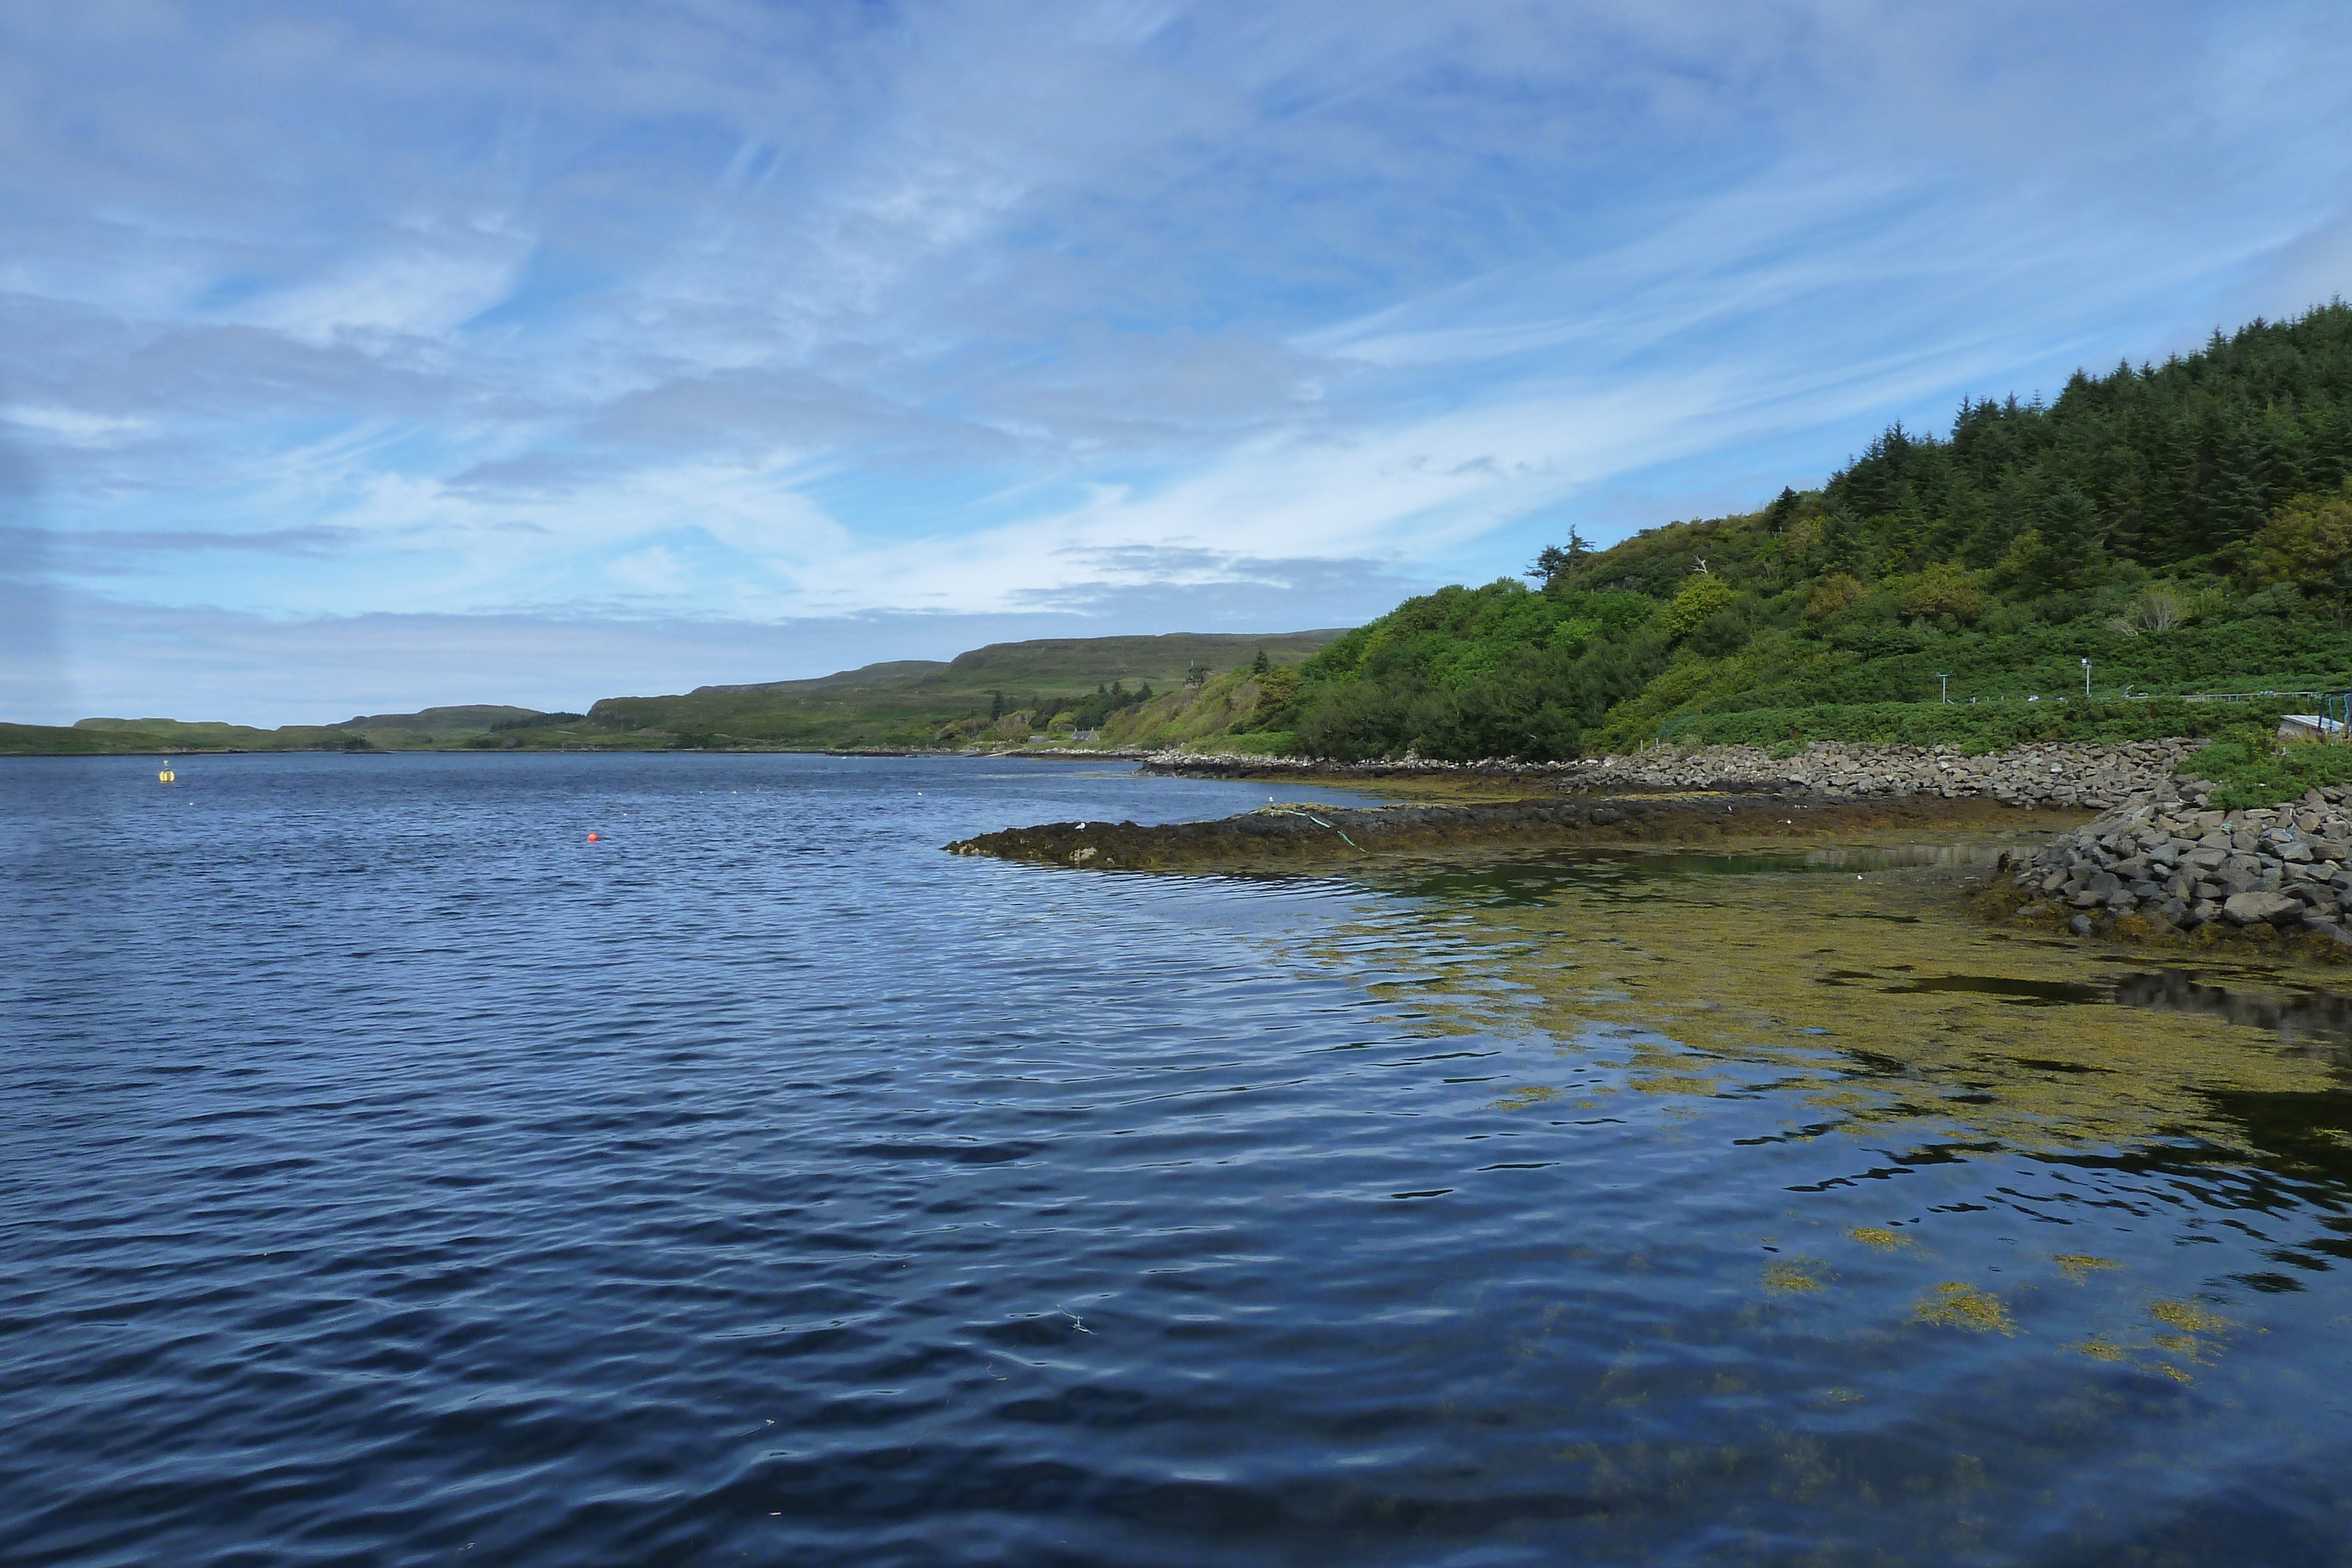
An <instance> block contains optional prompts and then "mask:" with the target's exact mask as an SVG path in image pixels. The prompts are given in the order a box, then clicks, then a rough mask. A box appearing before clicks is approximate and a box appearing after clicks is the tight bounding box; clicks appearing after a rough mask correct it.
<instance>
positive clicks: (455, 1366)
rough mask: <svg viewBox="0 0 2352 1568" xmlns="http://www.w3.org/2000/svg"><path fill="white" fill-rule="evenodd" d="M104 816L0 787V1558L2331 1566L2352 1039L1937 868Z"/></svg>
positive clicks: (785, 816) (599, 767)
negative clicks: (1050, 849) (2041, 927)
mask: <svg viewBox="0 0 2352 1568" xmlns="http://www.w3.org/2000/svg"><path fill="white" fill-rule="evenodd" d="M153 773H154V765H153V763H152V762H149V761H143V760H142V759H136V758H123V759H58V760H50V759H34V760H14V761H8V762H5V763H0V857H5V858H0V886H5V912H6V915H7V919H6V922H5V926H0V961H4V962H0V988H5V989H0V1025H5V1047H4V1048H0V1049H5V1056H0V1092H5V1106H6V1113H7V1120H6V1137H5V1145H0V1194H5V1203H6V1207H5V1211H0V1386H5V1389H6V1391H7V1403H6V1412H7V1418H6V1420H5V1422H0V1562H5V1563H78V1564H79V1563H238V1564H247V1563H255V1564H258V1563H422V1562H436V1563H437V1562H457V1561H480V1562H486V1563H735V1562H744V1561H751V1562H766V1563H793V1564H806V1563H844V1564H849V1563H855V1564H890V1563H1006V1564H1056V1563H1066V1564H1077V1563H1106V1564H1109V1563H1117V1564H1163V1563H1164V1564H1171V1565H1179V1564H1181V1565H1193V1564H1222V1563H1285V1564H1287V1563H1367V1564H1386V1563H1414V1564H1420V1563H1433V1564H1434V1563H1444V1564H1478V1565H1486V1564H1516V1563H1581V1562H1592V1563H1676V1564H1683V1563H1689V1564H1698V1563H1782V1562H1786V1563H1836V1564H1844V1563H1853V1564H1862V1563H1874V1564H1875V1563H1893V1562H1903V1563H2053V1564H2055V1563H2084V1564H2090V1563H2248V1562H2254V1563H2280V1564H2289V1563H2347V1562H2352V1545H2347V1542H2352V1511H2347V1505H2346V1502H2345V1500H2344V1498H2345V1488H2344V1486H2343V1481H2344V1478H2345V1477H2346V1476H2347V1475H2352V1291H2347V1289H2346V1285H2345V1280H2346V1270H2347V1266H2348V1265H2352V1207H2347V1199H2352V1115H2347V1110H2346V1106H2347V1100H2352V1096H2347V1093H2346V1091H2345V1088H2344V1084H2345V1077H2344V1067H2343V1063H2344V1061H2345V1060H2346V1055H2347V1051H2352V1040H2347V1017H2346V1015H2345V1013H2344V1010H2343V1007H2342V1004H2341V1003H2340V1002H2337V1001H2336V1000H2335V999H2334V998H2331V997H2330V996H2328V995H2326V994H2325V992H2324V991H2314V990H2312V989H2310V988H2308V987H2307V986H2305V985H2303V984H2302V983H2301V982H2297V981H2294V980H2293V979H2291V978H2282V977H2276V976H2261V975H2249V974H2242V973H2229V972H2208V971H2200V970H2196V969H2194V968H2192V967H2188V966H2186V965H2185V964H2180V965H2174V966H2169V967H2168V966H2165V965H2156V964H2149V963H2145V962H2141V961H2139V960H2137V959H2131V958H2116V957H2114V956H2108V957H2101V956H2098V955H2097V954H2090V955H2085V954H2084V953H2082V952H2080V951H2078V950H2077V949H2075V948H2074V946H2072V945H2066V944H2054V943H2049V942H2044V941H2039V940H2035V939H2032V938H2029V937H2025V936H2012V935H2011V934H2009V933H2004V932H1998V931H1993V930H1991V929H1990V928H1985V927H1980V926H1977V925H1973V924H1969V923H1966V922H1964V921H1960V920H1958V919H1957V918H1956V917H1955V916H1954V915H1953V913H1952V908H1951V903H1952V901H1951V897H1950V896H1949V885H1950V883H1951V879H1953V878H1955V877H1957V876H1958V875H1959V874H1961V873H1960V872H1959V871H1958V869H1956V868H1959V867H1965V866H1968V865H1970V864H1972V863H1974V862H1977V861H1979V860H1980V859H1981V856H1982V852H1983V850H1984V846H1983V845H1981V844H1979V845H1958V846H1944V847H1940V848H1933V849H1922V848H1920V847H1919V846H1917V845H1908V846H1906V845H1885V844H1882V845H1876V846H1872V845H1857V846H1853V847H1851V848H1850V849H1847V850H1845V851H1842V852H1822V853H1817V854H1810V855H1808V854H1797V855H1793V856H1792V855H1789V854H1785V853H1776V852H1758V853H1757V854H1755V855H1753V856H1748V857H1746V858H1744V859H1743V858H1740V857H1732V858H1729V859H1725V860H1720V861H1717V862H1708V863H1702V862H1699V861H1697V860H1695V859H1690V858H1685V859H1680V860H1677V859H1675V858H1672V857H1665V858H1659V859H1654V860H1643V859H1642V858H1640V857H1623V856H1621V857H1616V858H1613V859H1610V860H1606V861H1601V860H1577V859H1575V858H1573V857H1558V856H1555V857H1549V858H1548V857H1543V856H1522V857H1519V858H1517V859H1516V860H1511V861H1500V860H1494V861H1486V862H1475V861H1457V862H1426V863H1391V862H1364V863H1362V864H1361V865H1359V866H1347V867H1340V868H1338V869H1337V870H1335V871H1334V872H1333V873H1331V874H1328V875H1323V876H1318V877H1301V878H1293V879H1265V878H1254V879H1253V878H1239V877H1216V876H1193V877H1182V878H1177V877H1165V878H1162V877H1149V876H1126V875H1109V874H1098V873H1076V872H1060V871H1054V870H1047V869H1041V868H1036V867H1026V866H1014V865H1007V864H1002V863H998V862H990V861H985V860H976V859H963V858H959V857H952V856H948V855H943V854H941V853H940V852H939V851H938V846H939V845H940V844H941V843H944V842H946V841H949V840H950V839H953V838H957V837H961V836H963V835H966V834H970V833H974V832H980V831H989V830H992V829H994V828H999V827H1003V826H1007V825H1012V824H1017V823H1022V822H1030V821H1051V820H1072V819H1081V820H1082V819H1088V818H1095V817H1100V818H1103V819H1117V818H1133V819H1136V820H1139V821H1155V820H1162V821H1164V820H1171V819H1175V818H1181V817H1186V816H1211V815H1220V814H1223V813H1224V812H1226V811H1230V810H1236V809H1239V808H1241V807H1244V806H1246V805H1249V804H1252V803H1258V802H1262V800H1264V798H1265V795H1266V793H1267V789H1266V787H1265V786H1247V785H1238V784H1213V783H1202V782H1198V781H1180V780H1163V779H1138V778H1130V777H1123V776H1118V775H1117V774H1115V773H1111V772H1107V771H1087V770H1085V769H1079V768H1070V767H1067V766H1064V765H1054V764H1010V763H999V764H985V763H974V762H971V761H967V760H961V759H957V760H940V761H890V762H877V761H868V760H845V759H834V758H802V757H721V756H710V757H704V756H648V757H625V756H578V757H496V756H405V757H383V758H342V757H332V756H318V757H247V758H197V759H193V760H189V761H187V762H185V763H184V765H183V766H182V768H180V770H179V773H180V780H181V781H180V782H179V783H177V784H175V785H173V786H169V787H165V786H162V785H159V784H158V783H157V782H156V781H155V779H154V777H153ZM1276 793H1284V792H1283V791H1278V790H1277V791H1276ZM591 831H593V832H596V833H597V834H599V835H600V841H598V842H595V843H590V842H588V841H587V839H586V835H587V834H588V833H589V832H591ZM1798 873H1805V874H1798ZM1939 878H1941V879H1944V880H1943V881H1940V882H1939V881H1938V880H1937V879H1939Z"/></svg>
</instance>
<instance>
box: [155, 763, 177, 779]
mask: <svg viewBox="0 0 2352 1568" xmlns="http://www.w3.org/2000/svg"><path fill="white" fill-rule="evenodd" d="M178 777H179V775H178V774H176V773H174V772H173V771H172V765H171V764H170V763H168V762H166V763H165V764H163V772H161V773H158V774H157V775H155V780H156V782H157V783H159V784H169V783H170V782H171V781H172V780H173V779H177V778H178Z"/></svg>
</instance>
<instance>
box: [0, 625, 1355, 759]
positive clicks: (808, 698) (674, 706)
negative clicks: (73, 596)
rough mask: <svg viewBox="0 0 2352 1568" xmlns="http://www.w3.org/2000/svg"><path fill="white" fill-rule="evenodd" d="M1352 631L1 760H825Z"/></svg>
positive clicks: (1134, 646) (1076, 719) (172, 724)
mask: <svg viewBox="0 0 2352 1568" xmlns="http://www.w3.org/2000/svg"><path fill="white" fill-rule="evenodd" d="M1339 635H1341V633H1340V632H1339V631H1338V630H1336V629H1334V630H1329V631H1322V632H1276V633H1272V634H1269V635H1266V636H1262V637H1261V636H1247V635H1241V634H1231V633H1223V632H1176V633H1172V634H1171V635H1168V636H1162V637H1057V638H1048V639H1043V640H1040V641H1036V642H1029V643H991V644H989V645H988V646H987V647H984V648H975V649H973V650H971V652H970V653H959V654H958V655H956V657H954V658H953V659H950V660H947V661H944V662H942V661H940V660H933V659H902V660H898V661H895V662H893V663H889V664H868V665H866V667H865V668H863V669H856V670H844V671H841V672H839V673H838V674H830V675H820V676H818V677H816V678H814V679H812V680H801V681H767V682H761V683H759V684H757V685H724V686H698V687H697V688H696V689H695V690H693V691H691V692H688V693H687V694H685V695H682V696H662V697H607V698H605V699H604V701H602V702H599V703H596V704H594V705H593V706H592V707H591V708H590V710H589V711H588V712H587V713H586V714H576V713H541V712H540V711H538V710H537V709H534V708H525V707H509V706H500V705H497V704H473V705H467V706H451V707H429V708H425V709H423V710H421V711H420V712H417V713H394V714H362V715H360V716H355V717H352V718H348V719H344V720H343V721H341V723H340V724H331V725H288V726H285V727H281V728H278V729H257V728H255V727H251V726H249V725H237V724H221V723H215V722H199V723H190V722H186V721H183V720H180V719H171V718H86V719H82V720H80V721H79V722H78V723H76V724H75V725H74V726H73V727H70V728H61V727H55V726H46V725H0V754H5V753H11V752H14V753H19V754H27V753H49V754H102V753H130V752H152V751H166V750H178V751H230V750H235V751H302V750H328V751H331V750H367V749H373V750H383V751H417V750H451V749H459V748H463V749H477V750H491V749H495V750H516V749H548V748H554V747H620V748H625V749H662V748H669V747H714V746H717V747H724V746H755V747H787V748H807V749H822V748H825V747H933V746H940V745H957V744H964V743H968V742H971V741H974V740H996V741H1004V740H1013V739H1021V738H1025V737H1029V736H1031V735H1032V734H1040V735H1043V734H1049V733H1050V734H1051V735H1053V736H1055V737H1067V736H1070V735H1073V734H1076V733H1080V732H1087V733H1093V732H1098V731H1105V730H1106V728H1107V726H1108V725H1109V724H1110V723H1111V722H1112V721H1114V720H1116V721H1118V723H1121V724H1124V725H1126V726H1127V727H1129V728H1130V729H1131V728H1133V727H1134V724H1133V716H1134V710H1135V709H1136V708H1137V707H1138V706H1139V705H1140V704H1141V703H1143V702H1145V701H1149V700H1150V699H1151V697H1152V696H1153V695H1154V689H1155V688H1169V689H1182V688H1183V686H1184V685H1185V683H1186V682H1187V681H1188V680H1194V681H1196V682H1197V681H1202V680H1206V679H1207V678H1209V677H1210V676H1211V675H1212V674H1216V673H1217V672H1220V671H1226V670H1227V667H1228V666H1238V667H1239V668H1240V670H1241V671H1242V673H1243V674H1244V676H1245V675H1246V674H1247V673H1248V670H1249V667H1250V666H1251V665H1252V664H1254V663H1255V661H1256V659H1257V658H1258V656H1259V655H1260V653H1263V654H1264V655H1265V659H1266V660H1267V662H1268V664H1269V665H1270V666H1291V665H1296V664H1299V663H1300V662H1302V661H1304V660H1306V659H1307V658H1308V657H1309V656H1311V655H1312V654H1313V653H1315V652H1316V650H1318V649H1319V648H1322V647H1324V646H1325V645H1327V644H1328V643H1330V642H1331V641H1332V640H1333V639H1334V638H1337V637H1339ZM1130 683H1132V684H1131V685H1130ZM1233 684H1234V681H1233V680H1231V679H1228V680H1226V682H1225V685H1226V686H1227V687H1230V686H1231V685H1233ZM1251 689H1252V690H1253V691H1255V687H1252V688H1251ZM1221 722H1222V721H1221ZM1104 743H1105V744H1108V742H1104Z"/></svg>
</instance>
